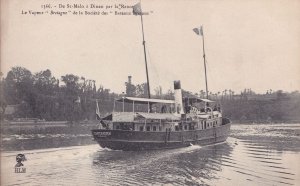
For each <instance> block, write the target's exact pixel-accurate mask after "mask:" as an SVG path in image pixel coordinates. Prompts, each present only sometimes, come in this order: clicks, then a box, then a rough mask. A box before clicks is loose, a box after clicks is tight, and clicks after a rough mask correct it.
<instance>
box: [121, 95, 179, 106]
mask: <svg viewBox="0 0 300 186" xmlns="http://www.w3.org/2000/svg"><path fill="white" fill-rule="evenodd" d="M116 101H118V102H123V101H124V102H125V103H133V102H134V103H138V104H148V103H150V104H153V103H164V104H174V103H175V101H174V100H167V99H149V98H136V97H124V98H120V99H117V100H116Z"/></svg>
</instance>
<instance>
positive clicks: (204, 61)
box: [201, 26, 208, 99]
mask: <svg viewBox="0 0 300 186" xmlns="http://www.w3.org/2000/svg"><path fill="white" fill-rule="evenodd" d="M201 33H202V34H201V35H202V44H203V45H202V46H203V47H202V48H203V63H204V73H205V88H206V99H208V86H207V75H206V60H205V50H204V33H203V27H202V26H201Z"/></svg>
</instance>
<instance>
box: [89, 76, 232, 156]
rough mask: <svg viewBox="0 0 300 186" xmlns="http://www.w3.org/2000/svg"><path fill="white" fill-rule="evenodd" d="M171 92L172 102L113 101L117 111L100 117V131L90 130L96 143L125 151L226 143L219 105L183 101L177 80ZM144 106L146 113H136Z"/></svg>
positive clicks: (198, 100)
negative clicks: (146, 109) (172, 93)
mask: <svg viewBox="0 0 300 186" xmlns="http://www.w3.org/2000/svg"><path fill="white" fill-rule="evenodd" d="M174 93H175V94H174V97H175V99H174V100H165V99H149V98H137V97H122V98H120V99H117V100H115V104H114V110H115V109H116V111H114V112H112V114H110V115H108V116H106V117H104V118H102V120H101V122H102V123H103V126H102V125H101V127H102V129H95V130H92V134H93V137H94V139H95V141H97V142H98V143H99V145H100V146H101V147H103V148H110V149H114V150H126V151H128V150H150V149H164V148H180V147H187V146H190V145H195V144H199V145H208V144H213V143H219V142H223V141H225V140H226V138H227V136H228V134H229V132H230V120H229V119H227V118H223V117H222V113H221V108H220V107H219V105H218V104H216V103H215V102H214V101H211V100H208V99H201V98H197V97H192V98H182V91H181V86H180V81H175V82H174ZM213 105H214V106H213ZM145 107H146V108H148V111H147V112H145V111H144V112H143V111H139V110H142V109H143V108H145ZM150 107H151V108H152V109H150ZM117 108H119V109H120V108H121V111H119V112H118V111H117ZM130 108H131V109H130ZM129 109H130V110H131V111H129Z"/></svg>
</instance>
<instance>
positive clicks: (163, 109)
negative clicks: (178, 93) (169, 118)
mask: <svg viewBox="0 0 300 186" xmlns="http://www.w3.org/2000/svg"><path fill="white" fill-rule="evenodd" d="M161 113H167V106H166V105H163V106H162V107H161Z"/></svg>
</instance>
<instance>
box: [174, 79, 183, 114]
mask: <svg viewBox="0 0 300 186" xmlns="http://www.w3.org/2000/svg"><path fill="white" fill-rule="evenodd" d="M174 97H175V108H176V112H177V113H178V114H184V112H183V104H182V91H181V85H180V81H174Z"/></svg>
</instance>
